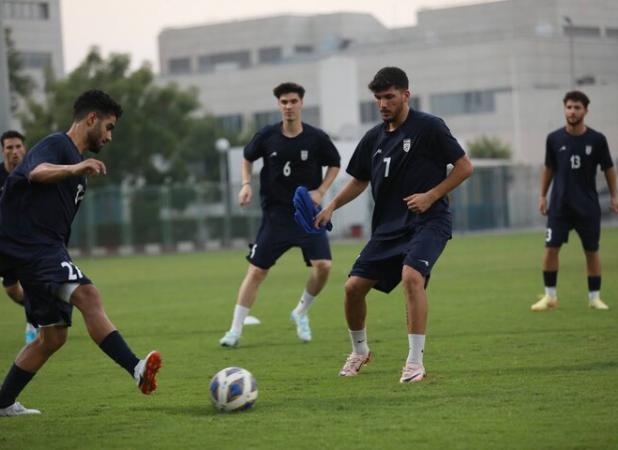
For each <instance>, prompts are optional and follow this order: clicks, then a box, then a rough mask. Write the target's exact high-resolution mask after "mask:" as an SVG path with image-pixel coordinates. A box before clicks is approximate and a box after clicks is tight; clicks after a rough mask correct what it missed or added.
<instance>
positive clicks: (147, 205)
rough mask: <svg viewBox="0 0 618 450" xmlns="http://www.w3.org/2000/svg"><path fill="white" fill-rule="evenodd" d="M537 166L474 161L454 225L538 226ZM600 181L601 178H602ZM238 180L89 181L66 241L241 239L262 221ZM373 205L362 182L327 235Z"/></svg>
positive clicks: (354, 232)
mask: <svg viewBox="0 0 618 450" xmlns="http://www.w3.org/2000/svg"><path fill="white" fill-rule="evenodd" d="M539 173H540V168H536V167H529V166H512V165H490V166H479V165H476V168H475V172H474V174H473V176H472V177H471V178H470V179H468V180H466V182H464V183H463V184H462V186H460V187H459V188H457V189H456V190H455V191H454V192H453V193H452V194H451V207H452V209H453V214H454V228H455V231H458V232H462V231H477V230H496V229H507V228H529V227H536V226H539V227H540V226H542V224H543V223H544V219H543V218H542V217H541V216H540V215H539V214H538V212H537V211H536V207H537V199H538V189H539V188H538V183H539ZM345 182H346V179H345V177H342V178H340V179H338V180H337V181H336V182H335V184H334V186H333V188H331V189H330V191H329V195H330V196H331V197H332V195H334V194H335V193H336V192H338V190H339V189H340V188H341V187H342V186H343V184H344V183H345ZM600 186H605V183H604V181H603V183H602V184H600ZM239 187H240V186H236V185H231V186H226V185H224V184H220V183H197V184H187V185H173V184H171V185H164V186H146V187H141V188H135V187H125V186H122V187H120V186H110V187H105V188H98V189H97V188H91V189H89V191H88V193H87V195H86V196H85V198H84V201H83V204H82V206H81V210H80V212H79V214H78V216H77V218H76V221H75V224H74V226H73V234H72V236H71V242H70V245H71V247H72V248H73V249H74V250H76V251H81V252H85V253H89V254H107V253H120V254H130V253H142V252H145V253H158V252H163V251H194V250H203V249H211V248H220V247H226V246H236V247H239V246H245V245H246V244H247V243H248V242H250V241H251V240H252V239H253V238H254V237H255V234H256V232H257V230H258V227H259V224H260V219H261V210H260V207H259V193H258V191H259V187H258V186H257V185H254V186H253V188H254V189H253V191H254V199H253V201H252V203H251V205H250V206H249V207H248V208H242V209H241V208H240V207H239V206H238V205H237V202H236V194H237V192H238V189H239ZM228 193H229V194H228ZM226 200H227V201H226ZM328 200H329V198H326V199H325V201H328ZM602 203H603V202H602ZM371 209H372V202H371V199H370V195H369V190H367V191H366V192H365V193H363V195H362V196H361V197H360V198H358V199H356V200H354V202H352V203H350V204H349V205H346V206H344V207H343V208H342V209H341V210H339V211H337V212H336V213H335V214H336V215H335V217H334V218H333V221H334V222H335V229H334V231H333V233H331V235H330V236H331V238H333V239H335V240H336V239H344V238H359V239H362V238H367V237H368V234H369V232H370V227H371Z"/></svg>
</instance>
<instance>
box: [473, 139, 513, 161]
mask: <svg viewBox="0 0 618 450" xmlns="http://www.w3.org/2000/svg"><path fill="white" fill-rule="evenodd" d="M512 153H513V152H512V150H511V146H510V145H509V144H508V143H506V142H502V141H501V140H500V138H498V137H492V136H480V137H478V138H477V139H474V140H473V141H470V142H468V154H469V156H470V157H472V158H481V159H510V158H511V155H512Z"/></svg>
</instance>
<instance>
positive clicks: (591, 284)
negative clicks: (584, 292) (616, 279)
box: [588, 276, 601, 301]
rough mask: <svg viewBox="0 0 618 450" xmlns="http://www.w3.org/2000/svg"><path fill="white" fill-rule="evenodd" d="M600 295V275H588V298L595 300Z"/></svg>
mask: <svg viewBox="0 0 618 450" xmlns="http://www.w3.org/2000/svg"><path fill="white" fill-rule="evenodd" d="M600 295H601V277H600V276H598V277H588V300H590V301H592V300H596V299H598V298H600Z"/></svg>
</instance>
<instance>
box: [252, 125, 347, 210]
mask: <svg viewBox="0 0 618 450" xmlns="http://www.w3.org/2000/svg"><path fill="white" fill-rule="evenodd" d="M281 126H282V123H281V122H279V123H278V124H274V125H269V126H266V127H264V128H262V129H261V130H260V131H258V132H257V133H256V134H255V136H253V139H251V142H249V143H248V144H247V146H246V147H245V151H244V157H245V159H246V160H247V161H251V162H253V161H255V160H257V159H259V158H263V161H264V167H263V168H262V171H261V172H260V197H261V203H262V208H268V207H271V206H283V207H285V208H287V209H289V210H292V209H293V206H292V197H293V196H294V191H295V190H296V188H297V187H298V186H305V187H306V188H307V189H309V190H312V189H317V188H318V187H320V185H321V184H322V167H323V166H327V167H339V166H340V164H341V158H340V157H339V152H338V151H337V149H336V148H335V146H334V145H333V143H332V141H331V140H330V138H329V137H328V135H327V134H326V133H324V132H323V131H322V130H320V129H318V128H315V127H312V126H311V125H307V124H306V123H303V124H302V126H303V131H302V132H301V133H300V134H299V135H298V136H295V137H293V138H290V137H286V136H284V135H283V133H282V132H281Z"/></svg>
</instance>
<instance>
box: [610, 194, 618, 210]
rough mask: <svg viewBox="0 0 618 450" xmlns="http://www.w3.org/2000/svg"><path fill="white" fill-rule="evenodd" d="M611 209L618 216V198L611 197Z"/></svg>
mask: <svg viewBox="0 0 618 450" xmlns="http://www.w3.org/2000/svg"><path fill="white" fill-rule="evenodd" d="M609 209H611V210H612V211H613V212H615V213H616V214H618V196H614V197H610V201H609Z"/></svg>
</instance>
